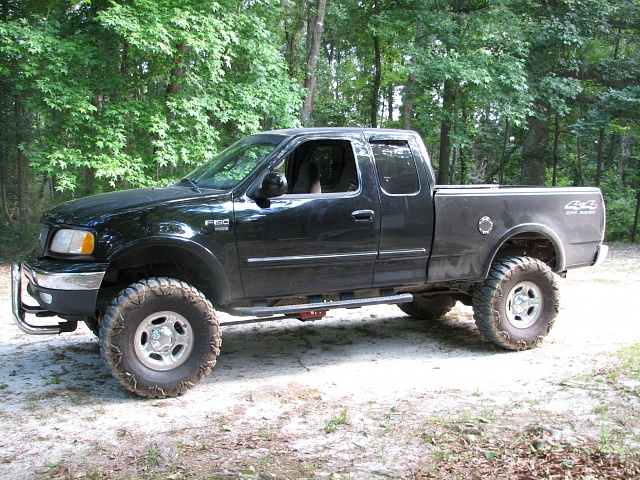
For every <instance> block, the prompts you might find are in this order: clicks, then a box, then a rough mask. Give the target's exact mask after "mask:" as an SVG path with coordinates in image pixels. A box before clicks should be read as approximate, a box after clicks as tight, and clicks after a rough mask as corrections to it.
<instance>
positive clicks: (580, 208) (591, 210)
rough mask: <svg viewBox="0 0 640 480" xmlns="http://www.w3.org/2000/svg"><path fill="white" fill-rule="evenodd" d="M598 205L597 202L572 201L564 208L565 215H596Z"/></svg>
mask: <svg viewBox="0 0 640 480" xmlns="http://www.w3.org/2000/svg"><path fill="white" fill-rule="evenodd" d="M597 209H598V204H597V202H596V201H595V200H587V201H585V202H582V201H580V200H572V201H571V202H569V203H567V204H566V205H565V206H564V213H565V215H595V214H596V210H597Z"/></svg>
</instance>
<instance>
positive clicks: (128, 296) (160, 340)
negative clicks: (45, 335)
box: [100, 278, 220, 398]
mask: <svg viewBox="0 0 640 480" xmlns="http://www.w3.org/2000/svg"><path fill="white" fill-rule="evenodd" d="M100 349H101V352H102V357H103V358H104V360H105V362H106V364H107V367H108V368H109V369H110V370H111V373H112V375H113V376H114V377H115V378H116V379H117V380H118V381H119V382H120V384H121V385H123V386H124V387H125V388H126V389H127V390H129V391H131V392H133V393H136V394H137V395H141V396H145V397H156V398H163V397H171V396H176V395H180V394H182V393H184V392H185V391H187V390H188V389H189V388H191V387H193V386H194V385H195V384H197V383H198V382H200V381H201V380H202V379H203V378H204V377H205V376H206V375H207V374H208V373H209V372H210V371H211V369H212V368H213V366H214V365H215V363H216V358H217V356H218V354H219V352H220V329H219V326H218V320H217V317H216V314H215V311H214V309H213V306H212V305H211V303H210V302H209V301H208V300H207V299H206V298H205V296H204V295H203V294H202V293H201V292H199V291H198V290H196V289H195V288H194V287H192V286H190V285H188V284H187V283H185V282H181V281H179V280H174V279H169V278H150V279H147V280H143V281H141V282H138V283H135V284H133V285H131V286H130V287H128V288H126V289H124V290H123V291H122V292H120V294H119V295H118V296H117V297H116V298H115V299H114V300H113V302H112V303H111V305H110V306H109V308H108V309H107V311H106V313H105V315H104V317H103V320H102V325H101V327H100Z"/></svg>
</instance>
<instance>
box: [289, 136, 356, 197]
mask: <svg viewBox="0 0 640 480" xmlns="http://www.w3.org/2000/svg"><path fill="white" fill-rule="evenodd" d="M283 168H284V171H286V173H287V180H288V182H289V185H290V186H292V187H291V188H290V193H293V194H305V193H346V192H355V191H357V190H358V173H357V170H356V162H355V157H354V155H353V148H352V146H351V142H350V141H348V140H337V139H336V140H312V141H308V142H304V143H302V144H301V145H299V146H298V147H297V148H296V149H295V150H294V151H293V152H291V154H290V155H289V157H288V159H287V165H286V166H285V167H283Z"/></svg>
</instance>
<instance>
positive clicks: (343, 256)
mask: <svg viewBox="0 0 640 480" xmlns="http://www.w3.org/2000/svg"><path fill="white" fill-rule="evenodd" d="M377 256H378V253H377V252H363V253H336V254H327V255H291V256H287V257H258V258H249V259H247V263H248V264H250V265H255V264H261V263H287V262H312V261H316V260H334V261H336V262H340V261H343V260H348V259H351V258H353V259H356V258H363V257H371V258H375V257H377Z"/></svg>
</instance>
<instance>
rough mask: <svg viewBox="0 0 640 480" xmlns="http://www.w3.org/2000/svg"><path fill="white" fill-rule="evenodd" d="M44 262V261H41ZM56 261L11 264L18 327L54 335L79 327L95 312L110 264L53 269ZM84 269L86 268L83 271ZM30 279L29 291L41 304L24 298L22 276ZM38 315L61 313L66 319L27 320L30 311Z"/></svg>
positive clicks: (12, 297)
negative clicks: (89, 267) (26, 300)
mask: <svg viewBox="0 0 640 480" xmlns="http://www.w3.org/2000/svg"><path fill="white" fill-rule="evenodd" d="M40 263H42V262H40ZM43 266H44V267H52V266H54V265H52V264H50V263H49V264H46V263H45V264H44V265H31V264H29V263H27V262H24V263H22V265H18V264H15V263H14V264H13V265H12V267H11V306H12V310H13V319H14V322H15V323H16V325H17V326H18V328H20V330H22V331H23V332H25V333H28V334H31V335H52V334H58V333H61V332H69V331H73V330H75V327H76V325H77V322H78V320H82V319H83V318H84V317H86V316H94V315H95V311H96V301H97V299H98V292H99V289H100V285H101V283H102V279H103V278H104V275H105V271H106V265H102V264H99V265H93V266H92V267H93V268H94V269H95V268H96V267H97V268H98V269H100V270H99V271H86V270H87V266H84V265H83V266H82V267H83V268H80V269H75V270H71V271H70V270H69V269H68V268H67V269H66V271H64V270H63V271H52V270H51V269H50V268H49V269H47V268H43ZM83 270H84V271H83ZM23 275H24V276H25V277H26V278H27V279H28V281H29V284H28V286H27V292H28V293H29V295H31V296H32V297H33V298H34V299H35V300H36V301H37V302H38V305H37V306H34V305H28V304H25V303H24V302H23V301H22V278H23ZM28 314H30V315H35V316H36V318H42V317H52V316H58V317H61V318H63V319H65V320H66V321H63V322H58V323H57V324H51V323H48V324H45V325H42V324H38V323H31V322H29V321H27V315H28Z"/></svg>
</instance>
